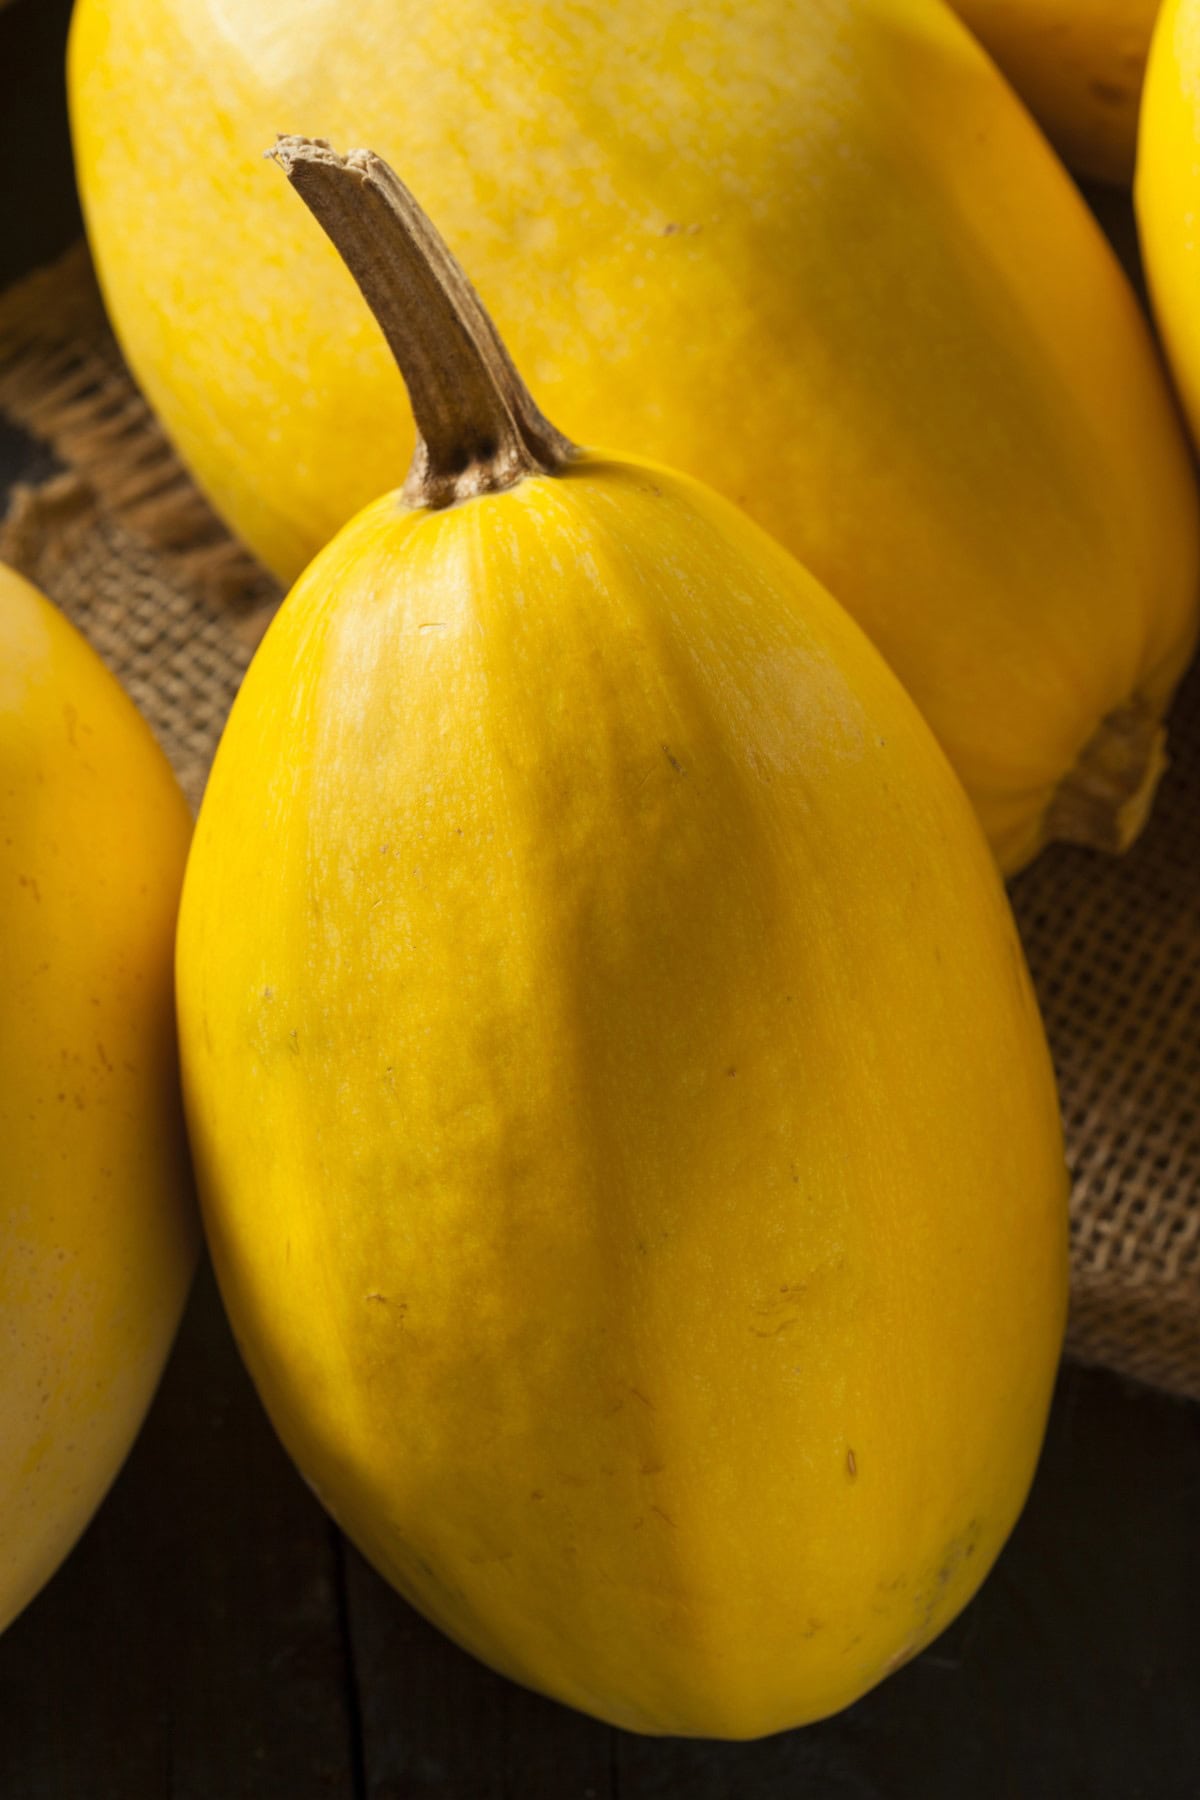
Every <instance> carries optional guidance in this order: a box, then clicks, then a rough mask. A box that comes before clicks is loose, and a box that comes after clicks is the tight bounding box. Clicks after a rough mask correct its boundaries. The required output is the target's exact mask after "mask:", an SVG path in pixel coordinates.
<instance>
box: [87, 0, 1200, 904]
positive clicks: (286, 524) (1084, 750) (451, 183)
mask: <svg viewBox="0 0 1200 1800" xmlns="http://www.w3.org/2000/svg"><path fill="white" fill-rule="evenodd" d="M70 77H71V94H72V112H73V120H74V134H75V145H76V152H77V161H78V170H79V180H80V187H81V192H82V195H83V200H84V206H85V211H86V215H87V220H88V228H89V234H90V237H91V242H92V245H93V248H94V251H95V255H96V259H97V265H98V268H99V272H100V276H101V280H102V283H103V286H104V290H105V294H106V296H107V300H108V304H109V307H110V310H111V313H112V316H113V319H114V321H115V323H116V327H117V330H118V333H119V335H120V337H121V340H122V343H123V345H124V347H125V350H126V352H127V354H128V356H129V358H130V360H131V362H132V365H133V368H134V371H135V372H136V374H137V376H138V378H139V380H140V381H141V382H142V384H143V386H144V387H145V388H146V391H147V393H148V394H149V396H150V398H151V400H152V401H153V403H154V405H155V407H156V408H157V409H158V410H159V412H160V413H161V415H162V417H163V419H164V420H165V422H166V425H167V427H168V429H169V431H170V432H171V434H172V436H173V437H174V439H175V441H176V443H177V444H178V446H179V448H180V449H181V451H182V453H183V455H184V457H185V458H186V460H187V461H188V463H189V464H190V465H191V467H192V468H193V469H194V470H195V472H196V474H197V475H198V477H199V479H200V481H201V483H202V484H203V486H204V487H205V488H206V490H207V491H208V492H209V494H210V495H211V496H212V498H213V499H214V501H215V502H216V504H217V506H218V507H219V508H220V510H221V511H222V512H223V513H224V515H225V516H226V518H227V519H228V520H229V521H230V523H231V524H232V525H233V527H234V528H235V530H236V531H238V532H239V533H240V534H241V535H242V536H243V537H244V538H245V539H246V540H247V541H248V542H249V543H250V544H251V545H252V546H253V548H254V549H255V550H256V551H257V552H258V553H259V554H260V555H261V556H262V557H263V558H264V560H265V561H266V562H267V563H268V564H270V566H271V567H272V568H274V569H275V570H276V571H277V572H279V573H280V574H282V575H285V576H287V577H289V578H290V577H292V576H294V575H295V574H296V573H297V572H298V571H299V570H300V568H301V567H302V566H303V565H304V563H305V562H306V561H307V560H308V558H309V557H310V556H312V555H313V554H314V552H315V551H316V550H317V549H318V548H319V547H320V546H321V545H322V544H323V543H325V542H326V541H327V540H328V538H329V537H330V536H331V534H332V533H333V532H334V531H335V530H336V529H337V527H338V526H340V525H341V524H342V523H343V522H344V521H345V520H346V519H347V518H348V517H349V516H350V515H351V514H352V513H353V512H354V511H355V510H356V509H357V508H358V507H360V506H362V505H364V504H365V503H366V502H367V501H369V500H370V499H371V498H372V497H373V496H374V495H375V494H377V493H379V492H381V491H383V490H384V489H385V488H386V487H388V486H389V485H390V484H391V483H392V482H394V481H395V479H396V474H395V471H396V470H397V469H402V468H404V467H405V465H406V463H407V460H408V456H409V454H410V453H411V449H412V435H411V429H410V427H409V425H408V422H407V418H406V416H405V414H404V409H403V402H402V397H401V394H400V391H399V384H398V378H397V377H396V375H395V372H394V371H389V368H388V365H387V362H386V358H385V356H384V353H383V351H382V349H381V347H380V345H379V344H378V342H377V341H376V339H375V338H374V337H373V336H372V333H371V329H370V324H369V321H366V320H364V318H363V316H362V314H361V312H360V310H359V309H357V308H356V306H355V302H354V296H353V291H352V288H351V285H350V283H349V282H348V281H347V279H346V277H345V274H344V272H343V271H341V270H339V268H338V267H337V264H336V259H335V258H334V257H333V256H332V254H326V255H324V256H318V257H316V258H311V257H309V256H308V254H307V252H306V251H305V249H304V238H303V226H302V224H301V222H300V221H299V220H298V219H297V218H296V217H295V216H294V214H293V213H291V212H289V210H288V208H287V203H286V195H285V194H284V193H273V192H272V191H271V186H270V183H269V182H268V181H266V180H265V179H264V175H263V170H262V163H261V151H262V146H263V144H264V143H269V142H270V141H271V139H272V138H273V136H274V134H275V132H276V131H277V130H278V129H279V125H280V122H281V121H287V120H294V119H296V118H303V119H318V120H320V121H322V125H323V128H324V129H326V130H327V131H329V132H330V134H331V135H332V136H333V137H335V138H336V139H339V140H344V139H346V138H350V139H353V140H355V141H362V140H364V139H365V140H367V141H370V142H373V143H375V144H377V145H378V146H379V149H380V150H381V152H382V153H383V154H384V155H386V156H388V157H389V158H390V159H391V160H392V161H393V162H394V163H396V165H397V166H398V167H402V168H404V169H405V171H406V173H407V174H408V175H409V178H410V179H411V181H412V182H413V184H414V186H415V187H416V188H417V190H418V191H419V192H420V193H421V194H422V196H423V197H425V198H426V202H427V204H428V205H429V207H430V209H431V210H432V211H433V213H434V215H435V216H436V217H437V218H438V219H439V221H441V222H442V223H443V224H444V226H445V228H446V229H447V230H448V231H449V232H450V233H451V234H452V235H453V238H454V241H455V242H456V244H457V245H458V246H460V248H461V252H462V254H463V256H464V259H465V261H466V263H467V265H468V266H469V267H470V268H471V270H472V272H473V274H474V276H475V279H476V280H477V281H478V282H479V285H480V289H481V291H482V293H483V295H484V297H485V299H487V300H489V302H490V301H493V300H494V302H495V305H496V311H497V322H498V324H499V325H500V328H501V330H502V331H503V333H504V336H505V339H506V341H507V342H509V343H511V345H512V347H513V352H514V354H515V355H516V357H517V358H518V361H519V363H520V366H521V367H522V368H523V369H524V370H525V371H526V373H527V375H528V377H529V379H530V380H532V381H533V382H534V383H535V385H536V387H537V390H538V392H539V394H541V395H542V396H543V397H544V399H545V403H546V405H547V406H548V408H549V409H550V411H551V413H552V415H553V416H554V417H555V418H557V419H561V420H562V422H563V424H564V425H565V426H567V427H569V428H570V430H571V431H572V433H573V435H575V436H576V437H579V438H580V439H581V440H582V441H584V442H587V443H600V444H604V443H612V442H623V441H624V442H634V443H636V444H637V445H638V446H639V448H640V449H641V450H642V451H643V452H644V453H645V454H648V455H652V456H654V457H657V458H660V459H661V460H663V461H665V462H668V463H670V464H672V465H673V466H675V467H678V468H680V469H682V470H684V471H686V472H689V473H691V474H693V475H696V476H698V477H700V478H701V479H703V480H705V481H707V482H710V483H711V484H713V485H714V486H715V487H717V488H718V489H719V490H720V491H722V492H723V493H724V494H725V495H726V496H727V497H728V498H730V499H732V500H735V501H737V502H738V503H739V504H740V505H742V506H743V507H745V508H746V509H747V510H748V511H749V512H750V514H751V515H752V517H754V518H755V519H757V520H758V522H759V523H760V524H762V525H764V526H766V527H767V528H768V530H770V531H771V532H772V533H773V534H774V535H775V536H777V537H778V538H779V539H780V540H781V541H782V542H783V543H784V544H785V545H787V546H788V547H789V548H790V549H791V550H792V551H793V552H795V553H796V554H798V555H799V556H801V557H802V559H803V560H804V561H805V562H806V564H807V565H808V566H809V567H811V568H812V570H813V571H814V573H815V574H816V575H817V576H818V578H819V579H820V580H821V581H822V582H823V583H824V584H825V585H826V586H828V588H829V589H830V591H831V592H832V593H833V594H834V595H835V596H836V597H837V598H838V599H839V600H840V601H841V602H842V603H843V605H845V606H847V607H848V608H849V609H850V610H851V611H852V612H853V613H854V615H855V616H856V617H857V618H858V620H859V622H860V623H861V624H862V625H864V626H865V628H866V630H867V631H868V633H869V634H870V635H871V636H872V637H873V638H874V640H875V642H876V643H877V644H878V645H879V646H880V647H881V648H882V650H883V651H884V653H885V655H886V656H887V658H888V660H889V661H890V663H891V664H892V666H893V668H894V669H895V670H896V671H897V672H898V673H899V674H900V676H901V678H902V679H903V681H904V682H905V685H906V686H907V687H908V689H909V691H910V693H911V694H912V695H913V696H914V697H915V699H916V700H917V702H918V704H919V705H920V707H921V708H922V710H923V711H924V713H925V715H926V717H927V718H928V720H929V721H930V723H931V724H932V726H933V728H934V731H935V732H936V734H937V736H938V737H939V739H940V741H941V743H942V746H943V748H944V749H945V750H946V751H947V753H948V754H949V756H950V759H951V761H952V763H953V764H954V766H955V768H956V769H957V771H958V773H959V775H960V777H961V778H962V780H963V782H964V783H965V785H966V788H967V791H968V793H969V794H970V796H971V798H972V800H973V801H974V803H975V805H976V808H977V810H978V811H979V813H980V816H981V817H982V819H983V822H984V826H985V829H986V830H987V833H988V836H989V838H990V840H991V842H992V845H993V847H994V849H995V850H996V852H997V855H998V856H999V858H1000V860H1001V862H1002V864H1003V866H1004V867H1005V868H1006V869H1013V868H1016V867H1018V866H1019V865H1020V864H1021V863H1023V862H1025V861H1027V860H1028V859H1029V857H1030V856H1032V855H1033V854H1034V853H1035V851H1036V850H1037V849H1038V847H1039V846H1040V844H1041V843H1042V842H1044V841H1045V840H1046V839H1047V838H1048V837H1052V836H1066V837H1074V838H1079V839H1082V840H1084V841H1087V842H1098V843H1102V844H1105V845H1106V846H1107V847H1109V848H1119V847H1122V846H1123V845H1124V844H1125V843H1127V842H1128V841H1129V839H1130V838H1131V837H1132V836H1133V835H1134V834H1135V833H1136V831H1137V829H1138V828H1139V826H1140V824H1141V821H1142V819H1143V817H1144V815H1145V811H1146V807H1147V806H1148V804H1149V800H1150V796H1151V794H1152V791H1153V786H1154V781H1155V779H1156V777H1157V774H1158V771H1159V769H1160V767H1161V761H1162V757H1161V742H1160V734H1159V722H1160V720H1161V717H1162V714H1163V712H1164V709H1165V707H1166V705H1167V701H1168V698H1169V695H1170V693H1171V691H1172V688H1173V687H1174V684H1175V682H1176V681H1177V679H1178V677H1179V674H1180V672H1181V670H1182V668H1183V666H1184V663H1185V662H1186V660H1187V658H1188V656H1189V654H1190V651H1191V646H1192V643H1193V641H1194V637H1195V630H1196V603H1197V569H1198V557H1200V550H1198V537H1197V506H1196V495H1195V490H1194V484H1193V479H1192V475H1191V471H1190V469H1189V467H1188V463H1187V458H1186V453H1185V450H1184V447H1183V443H1182V440H1181V435H1180V433H1179V430H1178V427H1177V424H1176V421H1175V418H1174V416H1173V414H1172V412H1171V408H1170V404H1169V401H1168V398H1167V393H1166V389H1165V386H1164V384H1163V381H1162V378H1161V374H1160V371H1159V369H1158V366H1157V363H1156V361H1155V357H1154V352H1153V349H1152V347H1151V344H1150V340H1149V336H1148V333H1147V331H1146V329H1145V325H1144V322H1143V320H1142V318H1141V317H1140V315H1139V312H1138V309H1137V307H1136V305H1135V302H1134V299H1133V296H1132V295H1131V293H1130V291H1129V288H1128V286H1127V284H1126V282H1125V279H1124V277H1123V275H1122V274H1121V272H1120V270H1119V268H1118V267H1117V265H1116V263H1115V261H1114V259H1113V257H1112V255H1111V254H1110V252H1109V249H1108V247H1107V245H1106V244H1105V242H1104V241H1103V239H1102V237H1101V235H1100V233H1099V231H1098V230H1097V228H1096V226H1095V224H1094V222H1093V220H1092V218H1091V216H1090V215H1089V213H1088V212H1087V210H1086V208H1085V207H1084V205H1083V203H1082V201H1081V200H1080V198H1079V195H1078V193H1077V192H1076V190H1075V188H1074V186H1073V185H1072V183H1071V182H1070V181H1069V179H1068V178H1067V176H1066V175H1065V174H1064V172H1063V170H1062V168H1061V166H1060V165H1059V163H1058V162H1057V159H1056V158H1055V157H1054V156H1053V155H1052V154H1051V152H1050V151H1049V150H1048V149H1047V147H1046V145H1045V142H1044V141H1043V139H1042V137H1041V135H1040V134H1039V133H1038V132H1037V131H1036V130H1035V129H1034V128H1033V126H1032V125H1031V124H1030V122H1029V119H1028V117H1027V116H1026V114H1025V112H1024V109H1023V108H1022V107H1021V106H1020V105H1019V104H1018V102H1017V101H1016V100H1015V99H1014V97H1013V95H1012V93H1011V92H1010V90H1009V88H1008V87H1007V85H1006V84H1005V83H1004V82H1003V81H1002V80H1001V79H1000V78H999V76H998V75H997V74H996V72H995V70H994V68H993V67H992V65H991V63H990V62H989V61H988V59H987V58H986V57H985V55H984V54H983V52H982V51H981V50H980V49H979V48H978V46H977V45H976V44H975V43H974V42H973V40H972V39H971V38H970V36H969V34H968V33H967V31H966V30H965V28H964V27H963V26H962V25H961V24H959V22H958V21H957V20H956V19H954V17H953V16H952V15H951V14H950V13H949V11H948V10H947V9H946V8H944V7H943V6H941V5H940V4H937V3H936V0H804V3H803V4H797V0H761V3H759V4H756V5H753V6H747V5H744V4H738V5H734V4H728V3H726V0H575V3H574V4H572V5H570V6H567V7H556V6H551V5H540V4H539V5H528V4H519V5H503V6H498V5H496V4H494V0H460V3H459V4H457V5H456V6H454V7H453V8H450V7H432V8H431V7H428V6H424V7H422V6H418V5H416V4H415V3H414V0H237V4H236V5H234V4H231V3H230V0H79V4H78V5H77V8H76V13H75V20H74V27H73V32H72V42H71V57H70ZM301 265H302V266H304V268H305V270H306V273H305V278H304V283H303V288H302V289H300V288H298V287H297V284H296V269H297V267H298V266H301ZM514 266H519V268H520V270H521V276H520V280H519V281H514V279H513V269H514ZM1105 721H1109V723H1108V724H1107V725H1106V724H1105ZM1081 764H1082V765H1083V767H1082V770H1081V768H1080V765H1081ZM1072 771H1075V774H1074V775H1073V774H1072Z"/></svg>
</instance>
